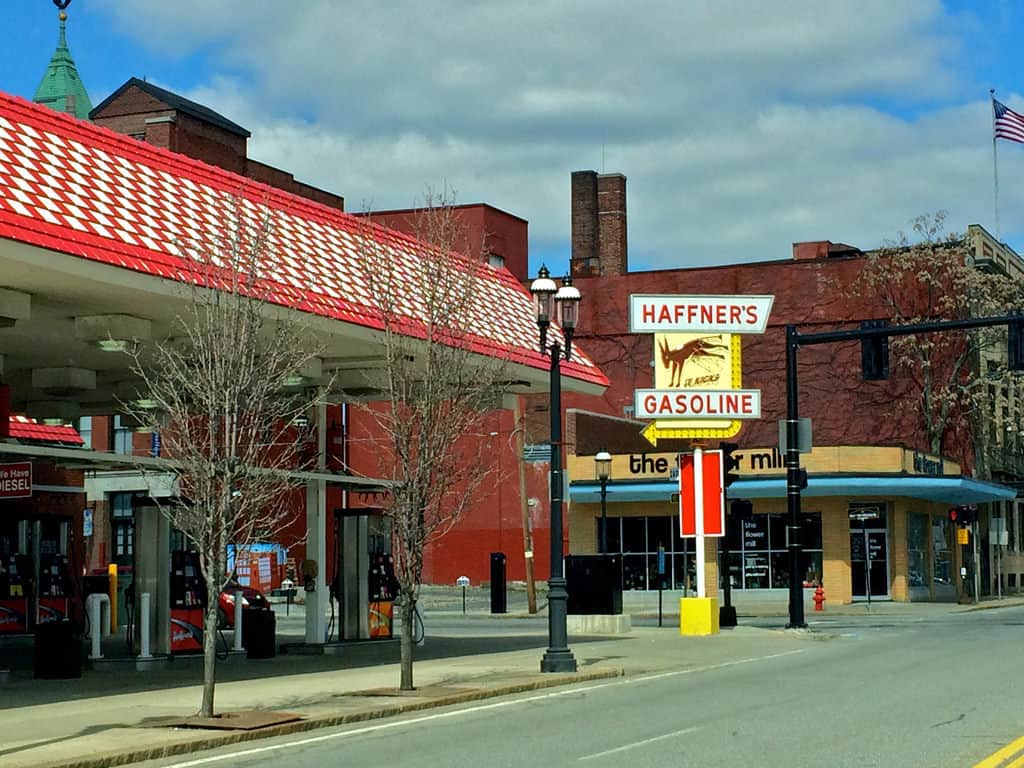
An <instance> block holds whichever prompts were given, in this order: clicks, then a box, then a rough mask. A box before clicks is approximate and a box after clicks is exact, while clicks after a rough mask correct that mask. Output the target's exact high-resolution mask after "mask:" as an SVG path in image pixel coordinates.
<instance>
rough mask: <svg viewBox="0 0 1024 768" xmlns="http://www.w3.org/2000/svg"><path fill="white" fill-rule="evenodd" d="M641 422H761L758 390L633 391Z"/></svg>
mask: <svg viewBox="0 0 1024 768" xmlns="http://www.w3.org/2000/svg"><path fill="white" fill-rule="evenodd" d="M633 412H634V413H635V414H636V417H637V418H638V419H693V420H697V419H710V420H721V419H760V418H761V390H759V389H634V390H633Z"/></svg>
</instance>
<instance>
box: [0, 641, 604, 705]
mask: <svg viewBox="0 0 1024 768" xmlns="http://www.w3.org/2000/svg"><path fill="white" fill-rule="evenodd" d="M19 639H21V638H19ZM114 639H115V640H116V638H114ZM609 639H610V638H609V637H607V636H602V637H573V638H571V641H570V645H571V646H573V647H574V646H576V645H582V644H586V643H588V642H594V641H607V640H609ZM24 640H25V641H26V642H23V643H19V644H18V645H17V646H15V647H16V648H17V649H18V653H17V656H18V661H19V663H18V664H17V665H11V666H8V667H7V668H8V669H11V674H10V680H9V682H8V683H7V684H6V685H5V686H3V688H2V690H3V693H4V695H3V696H0V710H3V709H8V708H13V707H25V706H34V705H40V704H50V703H53V702H57V701H73V700H76V699H87V698H91V697H94V696H109V695H116V694H122V693H138V692H144V691H154V690H162V689H168V688H178V687H186V686H193V685H200V684H201V683H202V676H203V663H202V657H201V656H176V657H174V658H173V659H172V660H171V662H170V664H169V666H168V667H167V668H166V669H151V670H147V671H144V672H138V671H136V670H135V669H134V667H133V666H130V664H131V662H130V661H127V660H126V662H125V668H124V669H110V668H106V669H103V670H94V669H90V668H89V667H88V666H87V665H88V662H86V666H84V667H83V670H82V677H81V678H72V679H65V680H44V679H39V680H37V679H34V678H33V676H32V672H33V671H32V644H31V641H32V638H31V637H28V638H25V639H24ZM302 640H303V638H302V637H299V636H289V635H278V636H277V642H278V647H280V646H281V645H283V644H286V643H300V642H301V641H302ZM122 645H123V643H122ZM546 647H547V637H546V635H539V634H538V635H523V634H515V635H508V636H505V635H500V634H493V635H488V636H485V637H472V636H469V637H463V636H460V637H450V636H449V637H446V636H443V635H442V636H428V637H427V639H426V642H425V644H424V645H423V646H422V647H416V648H415V650H414V663H415V661H416V660H419V661H428V660H438V659H445V658H454V657H465V656H475V655H482V654H490V653H502V652H507V651H522V650H529V649H536V650H537V663H538V666H539V664H540V658H541V656H542V655H543V652H544V649H545V648H546ZM11 651H12V646H11V645H9V644H5V645H4V647H3V648H2V649H0V667H4V665H5V662H6V661H7V660H6V659H5V658H4V656H7V655H10V654H11ZM83 653H87V650H86V649H85V646H84V645H83ZM104 653H105V655H106V650H105V651H104ZM576 655H577V658H580V654H579V653H577V654H576ZM25 658H27V659H28V666H27V667H26V666H25V662H24V659H25ZM399 660H400V647H399V640H398V638H394V639H393V640H380V641H374V640H362V641H353V642H350V643H344V642H343V643H342V644H341V646H340V648H339V649H338V650H337V652H336V653H334V654H325V655H297V654H280V653H279V654H278V655H277V656H275V657H274V658H271V659H247V658H246V657H245V656H244V655H241V656H231V657H230V658H229V659H227V660H221V661H218V665H217V682H218V683H228V682H236V681H243V680H260V679H265V678H272V677H278V676H283V675H300V674H311V673H317V672H325V671H332V670H339V669H358V668H364V667H371V666H380V665H385V664H398V663H399ZM395 684H396V685H397V684H398V672H397V670H396V672H395Z"/></svg>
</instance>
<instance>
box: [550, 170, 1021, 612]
mask: <svg viewBox="0 0 1024 768" xmlns="http://www.w3.org/2000/svg"><path fill="white" fill-rule="evenodd" d="M602 182H603V185H602ZM602 190H603V191H604V192H605V196H604V197H602V195H601V193H602ZM624 190H625V179H624V178H623V177H621V176H619V175H598V174H595V173H594V172H592V171H585V172H578V173H574V174H573V175H572V191H571V199H572V206H573V211H572V232H573V239H572V256H571V273H572V275H573V277H574V284H575V285H576V286H577V287H578V288H579V289H580V292H581V293H582V294H583V296H584V301H583V304H582V311H581V318H580V323H579V327H578V328H577V332H576V339H577V340H578V342H579V344H580V345H581V347H583V348H584V349H586V350H587V352H588V353H589V354H590V355H591V356H592V357H593V358H594V360H595V362H597V363H598V365H600V366H601V367H602V369H603V370H604V371H605V372H606V373H607V375H608V377H609V379H610V380H611V385H610V386H609V387H608V389H607V390H606V391H605V393H604V394H603V396H601V397H599V398H595V397H585V396H579V395H573V396H569V397H566V398H565V399H564V400H565V403H566V406H567V408H568V409H569V413H568V415H567V422H568V438H567V442H568V450H569V452H570V456H569V461H568V470H569V474H570V480H571V483H572V486H571V491H570V499H571V511H570V514H569V515H568V519H569V523H568V532H567V534H568V551H570V552H572V553H581V554H582V553H593V552H596V551H597V547H598V540H599V518H600V505H599V504H598V498H599V496H598V486H597V483H596V481H595V474H594V471H595V467H594V459H593V455H594V454H595V453H597V452H598V451H600V450H608V451H610V452H611V453H612V454H613V457H614V461H613V475H612V480H611V483H610V486H609V495H608V500H609V501H608V511H607V515H608V520H609V534H608V536H609V546H610V551H611V552H613V553H615V554H618V555H620V556H621V557H622V562H623V574H624V582H625V586H626V588H627V589H641V590H643V589H652V588H654V585H655V584H656V575H655V572H654V569H655V567H656V562H657V558H658V550H659V547H661V548H664V549H665V551H666V552H667V559H668V565H667V571H668V578H669V586H670V587H671V588H674V589H677V590H678V589H683V588H686V587H687V586H689V587H691V588H692V584H693V573H692V571H693V568H694V560H695V558H694V556H693V555H694V553H693V541H692V539H687V540H684V539H682V538H680V537H679V535H678V520H677V517H678V502H676V501H673V499H674V498H677V497H674V496H673V494H676V493H678V487H677V486H678V481H677V479H676V475H675V471H676V470H675V460H674V457H675V455H676V453H677V452H679V451H688V450H691V448H692V443H691V442H690V441H668V442H667V443H666V442H664V441H659V442H658V445H657V447H654V446H652V445H650V444H649V443H648V442H647V441H646V440H645V439H644V438H642V437H641V436H640V434H639V432H640V430H641V429H642V428H643V427H644V426H645V423H644V422H637V421H633V420H632V419H631V417H632V414H633V391H634V390H635V389H639V388H645V387H651V386H652V382H653V378H652V377H653V370H654V366H655V365H658V364H660V363H659V361H658V355H657V353H656V352H655V350H654V347H653V337H652V336H650V335H636V334H631V333H630V332H629V317H628V301H629V297H630V295H633V294H670V295H671V294H688V295H693V294H698V295H725V296H731V295H771V296H774V305H773V307H772V310H771V314H770V317H769V321H768V327H767V330H766V332H765V333H764V334H763V335H749V336H748V335H742V336H739V337H734V338H739V339H741V344H742V360H743V366H742V367H743V387H744V388H755V389H759V390H760V391H761V393H762V403H763V406H762V407H763V410H762V414H761V418H760V419H758V420H755V421H748V422H744V423H743V427H742V429H741V431H740V433H739V435H738V436H737V437H736V438H732V440H735V441H736V442H738V443H739V445H740V450H739V452H738V455H739V456H740V458H741V461H742V469H741V474H740V477H741V479H740V481H738V482H737V483H736V484H735V485H734V486H733V487H732V488H731V489H730V496H731V497H732V498H746V499H749V500H751V501H752V503H753V516H752V517H749V518H746V519H743V520H735V521H733V522H732V523H731V524H730V534H729V537H728V538H729V544H730V547H729V549H730V550H731V554H730V557H729V561H730V562H729V568H730V572H731V574H732V578H733V583H734V585H735V586H736V587H737V588H738V589H737V592H735V593H734V594H737V595H738V598H739V601H740V602H741V603H742V601H743V599H750V598H751V597H756V598H757V599H759V600H763V599H778V600H780V601H782V600H785V599H787V592H786V585H787V584H788V580H789V565H788V552H787V550H786V543H785V542H786V525H787V524H788V518H787V508H786V494H785V479H784V467H783V465H782V457H781V455H780V454H779V453H778V447H777V446H778V426H777V425H778V422H779V420H780V419H784V418H785V416H786V375H785V365H784V362H785V331H786V326H787V325H788V324H795V325H797V326H798V327H799V329H800V332H801V333H815V332H818V331H827V330H835V329H839V328H850V327H857V325H858V324H859V322H860V321H862V320H869V319H873V318H884V317H886V314H885V312H886V310H885V308H884V307H883V306H881V304H880V303H879V302H872V300H871V299H870V298H865V297H864V296H862V295H858V294H857V292H856V291H852V290H850V286H853V285H854V284H855V282H856V281H857V278H858V276H859V275H860V273H861V271H862V270H863V268H864V266H865V263H866V254H865V253H864V252H862V251H861V250H859V249H858V248H856V247H854V246H851V245H846V244H843V243H833V242H829V241H818V242H809V243H795V244H794V245H793V250H792V258H790V259H781V260H774V261H756V262H750V263H743V264H733V265H727V266H716V267H704V268H691V269H665V270H654V271H648V272H629V271H628V267H627V264H628V261H627V257H626V255H625V253H624V249H625V242H626V238H625V234H624V232H622V233H620V232H619V230H618V224H619V222H620V221H621V222H622V224H623V225H624V224H625V200H624ZM620 195H621V199H620ZM602 201H607V203H603V202H602ZM606 221H607V222H609V224H607V225H605V224H604V222H606ZM967 236H968V238H969V241H970V252H971V253H973V254H974V256H973V257H972V258H973V260H974V261H975V262H976V264H975V265H976V266H978V267H979V268H987V267H986V265H989V264H992V263H994V262H995V261H996V260H1001V264H1002V267H1001V269H1002V270H1003V271H1004V272H1005V273H1006V274H1011V275H1016V276H1018V277H1019V275H1020V274H1021V264H1022V262H1021V259H1020V257H1019V256H1017V255H1016V254H1014V253H1013V252H1012V251H1011V250H1010V249H1008V248H1006V247H1005V246H1003V245H1000V244H999V243H997V242H996V241H995V239H994V238H992V237H991V236H990V235H988V234H987V233H986V232H985V231H984V230H983V229H982V228H980V227H977V226H972V227H971V228H970V230H969V232H968V235H967ZM798 378H799V382H800V389H799V397H800V415H801V416H802V417H809V418H810V419H811V420H812V424H813V445H814V450H813V452H811V453H810V454H808V455H806V456H804V458H803V464H804V466H805V467H806V468H807V469H808V472H809V474H810V481H809V487H808V488H807V489H806V490H805V491H804V503H803V516H802V517H803V519H802V520H801V521H800V523H801V530H802V532H803V533H802V534H801V535H802V537H804V538H803V544H804V548H805V552H804V558H805V562H804V564H803V570H804V572H803V573H802V574H801V578H802V580H803V581H804V584H805V586H806V587H808V588H810V587H812V586H814V585H816V584H819V583H822V584H824V587H825V592H826V595H828V599H829V600H833V601H836V602H849V601H850V600H853V599H864V598H866V597H867V596H868V595H870V596H871V597H872V598H873V599H893V600H953V599H957V598H958V597H960V596H962V595H963V594H964V593H965V592H967V593H972V592H974V590H975V587H974V585H972V584H966V585H965V584H964V583H963V582H962V580H961V579H960V576H959V573H960V567H961V566H970V569H969V570H970V571H972V572H973V571H974V570H976V571H977V573H978V581H979V585H978V589H980V592H981V594H986V593H987V592H989V591H990V590H991V591H992V592H994V591H995V590H996V589H998V588H1000V587H999V586H998V585H997V584H996V582H995V581H994V579H995V572H994V567H995V566H994V565H993V564H994V563H995V560H996V556H997V555H999V554H1002V553H1001V552H997V549H999V548H998V547H997V546H996V545H995V544H994V542H996V541H997V539H996V538H995V537H994V535H993V536H990V534H989V528H990V526H994V525H995V524H994V523H992V522H991V520H992V519H993V518H1001V519H1002V520H1004V521H1005V527H1006V528H1008V529H1009V542H1010V545H1009V547H1008V549H1009V550H1010V552H1011V553H1012V554H1011V555H1010V556H1009V557H1007V558H1005V559H1004V562H1003V565H1002V568H1003V570H1004V573H1005V578H1004V580H1003V582H1002V588H1004V589H1005V588H1009V589H1011V590H1013V589H1019V588H1020V586H1021V584H1022V581H1024V572H1022V571H1024V566H1022V565H1021V563H1022V562H1024V559H1022V558H1021V556H1020V554H1019V553H1020V551H1021V549H1022V547H1021V541H1020V530H1021V508H1020V505H1019V504H1018V503H1017V502H1015V501H1014V500H1013V499H1014V496H1015V490H1014V488H1013V485H1014V482H1015V481H1017V480H1019V478H1020V474H1019V473H1017V474H1013V473H1012V472H1011V473H1007V474H1003V475H1000V476H999V480H1000V483H1001V484H997V483H991V482H987V481H985V480H981V479H979V478H977V477H975V476H974V475H975V469H974V468H975V442H974V441H973V440H972V439H971V435H969V434H966V433H964V432H962V431H959V432H953V433H951V434H950V439H949V440H948V441H947V442H946V446H947V450H948V453H949V454H950V455H946V456H935V455H931V454H930V453H929V440H928V437H927V436H926V435H925V433H924V431H923V430H922V427H921V423H920V419H919V417H918V415H917V413H918V408H917V399H918V398H919V394H918V392H917V391H915V390H914V389H913V388H912V387H911V386H910V385H909V384H908V382H907V381H906V380H902V379H899V378H896V377H894V378H890V379H888V380H883V381H862V378H861V354H860V348H859V344H857V343H847V344H840V345H827V346H826V345H822V346H811V347H806V348H803V349H801V351H800V355H799V377H798ZM1004 399H1005V398H1004ZM1010 402H1011V403H1014V402H1016V403H1018V404H1017V405H1011V408H1013V409H1016V410H1015V411H1014V413H1013V414H1010V415H1007V414H1006V413H1003V415H1001V416H999V417H998V420H997V421H995V422H993V423H995V424H996V429H995V432H997V433H999V434H1000V435H1001V434H1002V433H1003V425H1004V423H1009V424H1013V423H1015V420H1016V419H1017V414H1019V400H1017V401H1014V400H1013V398H1012V397H1011V398H1010ZM533 405H534V408H535V409H539V410H543V408H544V403H543V402H538V403H534V404H533ZM602 414H603V416H602ZM993 418H996V416H995V415H993ZM715 445H716V441H714V440H712V441H708V442H707V443H705V447H708V448H713V447H715ZM1008 447H1009V446H1008ZM1019 453H1020V449H1019V446H1017V447H1016V448H1012V450H1010V451H1003V452H1002V454H1000V455H1001V456H1003V457H1004V459H1005V458H1006V457H1007V456H1012V455H1019ZM1004 464H1005V461H1003V462H1002V463H1001V466H1002V465H1004ZM962 503H976V504H981V505H982V514H981V518H982V522H981V524H980V525H979V526H978V528H977V530H976V532H975V533H976V538H975V537H974V536H973V535H972V539H971V544H970V545H969V546H963V545H961V544H960V543H959V542H958V539H957V530H956V526H955V525H953V524H951V523H950V521H949V515H948V509H949V508H950V507H951V506H955V505H957V504H962ZM997 522H998V521H997ZM1001 525H1002V524H1001ZM706 554H707V559H706V562H707V564H708V565H707V568H708V571H707V576H708V579H707V581H708V584H709V585H711V587H710V589H711V590H713V589H714V585H715V584H717V583H718V574H719V564H718V563H716V556H717V547H716V542H715V541H712V540H709V542H708V545H707V552H706ZM973 561H977V565H978V567H977V569H975V568H974V567H973V565H972V562H973ZM687 571H689V576H687ZM809 591H810V590H809V589H808V593H809Z"/></svg>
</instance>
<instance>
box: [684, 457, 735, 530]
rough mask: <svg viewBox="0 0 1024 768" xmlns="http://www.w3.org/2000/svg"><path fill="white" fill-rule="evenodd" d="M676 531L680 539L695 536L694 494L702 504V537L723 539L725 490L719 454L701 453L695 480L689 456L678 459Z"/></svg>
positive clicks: (695, 500)
mask: <svg viewBox="0 0 1024 768" xmlns="http://www.w3.org/2000/svg"><path fill="white" fill-rule="evenodd" d="M679 460H680V466H679V530H680V532H681V535H682V537H683V538H693V537H695V536H696V535H697V515H696V509H697V494H698V493H699V494H700V498H701V501H702V502H703V505H702V506H703V508H704V514H703V521H704V530H703V531H702V533H703V534H704V535H705V536H724V535H725V487H724V480H725V478H724V476H723V471H724V470H723V469H722V452H721V451H702V452H701V476H700V477H695V473H694V461H693V454H692V453H684V454H683V455H682V456H680V457H679Z"/></svg>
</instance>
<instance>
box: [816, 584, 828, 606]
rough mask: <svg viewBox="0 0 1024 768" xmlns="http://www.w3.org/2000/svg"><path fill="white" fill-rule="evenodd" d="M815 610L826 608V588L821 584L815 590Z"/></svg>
mask: <svg viewBox="0 0 1024 768" xmlns="http://www.w3.org/2000/svg"><path fill="white" fill-rule="evenodd" d="M814 610H816V611H823V610H825V590H824V589H822V588H821V584H819V585H818V587H817V589H815V590H814Z"/></svg>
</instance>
